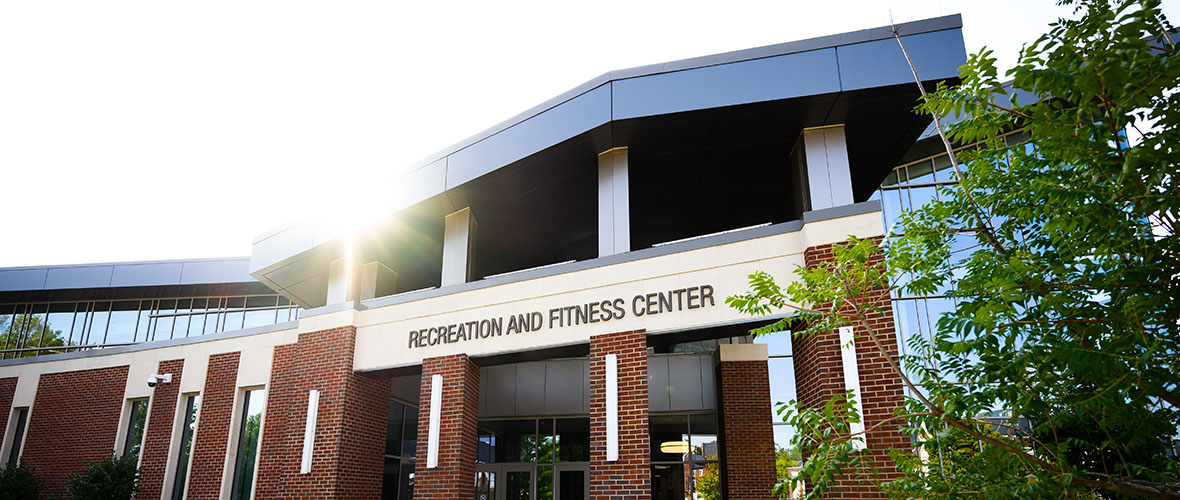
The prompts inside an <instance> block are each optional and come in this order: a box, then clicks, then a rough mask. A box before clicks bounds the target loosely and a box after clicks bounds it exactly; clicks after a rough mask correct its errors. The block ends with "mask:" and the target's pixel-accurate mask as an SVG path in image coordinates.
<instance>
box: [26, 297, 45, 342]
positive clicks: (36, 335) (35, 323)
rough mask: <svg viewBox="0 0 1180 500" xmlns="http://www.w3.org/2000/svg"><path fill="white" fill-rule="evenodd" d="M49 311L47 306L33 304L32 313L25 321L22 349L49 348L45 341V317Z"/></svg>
mask: <svg viewBox="0 0 1180 500" xmlns="http://www.w3.org/2000/svg"><path fill="white" fill-rule="evenodd" d="M48 311H49V304H33V306H32V313H31V314H30V315H29V316H28V317H27V319H26V320H25V321H26V322H27V323H26V324H25V341H24V347H26V348H37V347H51V346H50V345H49V343H47V342H46V341H47V340H49V339H47V338H46V337H47V336H48V332H46V331H45V316H46V313H47V312H48Z"/></svg>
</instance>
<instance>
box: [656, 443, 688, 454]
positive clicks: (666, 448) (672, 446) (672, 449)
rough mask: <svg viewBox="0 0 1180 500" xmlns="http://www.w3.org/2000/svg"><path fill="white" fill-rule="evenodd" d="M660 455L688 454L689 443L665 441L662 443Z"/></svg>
mask: <svg viewBox="0 0 1180 500" xmlns="http://www.w3.org/2000/svg"><path fill="white" fill-rule="evenodd" d="M660 453H668V454H672V455H683V454H685V453H688V443H686V442H684V441H664V442H662V443H660Z"/></svg>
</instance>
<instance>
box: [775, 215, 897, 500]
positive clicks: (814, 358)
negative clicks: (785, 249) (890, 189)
mask: <svg viewBox="0 0 1180 500" xmlns="http://www.w3.org/2000/svg"><path fill="white" fill-rule="evenodd" d="M878 239H879V238H878ZM804 259H805V261H806V265H807V266H808V267H817V266H823V265H829V264H830V263H831V262H833V261H834V255H833V254H832V245H821V246H816V247H810V248H808V249H807V250H806V251H805V252H804ZM882 259H883V257H878V259H877V260H878V263H880V261H881V260H882ZM871 298H872V300H873V301H875V302H876V304H877V305H878V306H879V307H880V309H881V312H878V313H872V314H870V315H869V324H870V325H871V326H872V327H873V329H874V330H875V332H876V335H877V337H878V339H879V340H880V341H881V343H882V344H883V345H884V347H885V350H886V354H887V355H888V356H890V357H892V358H894V359H897V353H898V351H897V335H896V333H895V330H894V323H893V312H892V311H893V309H892V307H890V304H889V291H888V290H887V289H880V290H876V291H874V292H873V295H872V297H871ZM861 330H862V328H860V327H856V329H855V330H854V331H855V332H856V333H857V337H856V348H857V356H856V361H857V365H858V368H859V371H860V390H861V400H862V401H861V404H862V406H863V407H864V413H865V414H864V416H863V417H864V418H863V419H862V420H863V421H864V423H865V427H866V428H872V427H873V425H874V424H877V423H879V422H881V421H882V420H885V419H887V418H889V417H890V416H891V415H892V414H893V412H894V410H896V409H897V408H898V407H900V406H901V404H902V394H903V393H902V382H901V377H900V376H899V375H897V374H896V373H894V372H892V371H891V370H890V369H889V367H888V364H887V363H886V358H885V357H884V356H883V355H882V353H881V352H880V351H879V350H878V349H877V347H876V346H875V345H874V343H873V342H872V340H870V339H869V337H867V336H866V332H864V331H861ZM792 349H793V352H794V356H795V392H796V394H797V396H798V398H799V402H800V403H802V404H804V405H806V406H809V407H813V408H818V407H822V406H823V405H824V403H826V402H827V401H828V400H829V399H830V398H831V397H832V396H833V395H834V394H837V393H843V392H844V372H843V368H842V366H843V365H841V361H840V338H839V333H838V332H826V333H824V334H821V335H816V336H812V337H809V338H806V339H795V342H794V345H793V346H792ZM909 443H910V442H909V438H907V437H906V436H905V435H904V434H902V433H901V432H900V431H899V430H898V426H897V425H891V424H885V425H881V427H879V428H878V429H876V430H874V431H872V432H870V433H868V435H867V439H866V444H867V447H868V449H869V450H870V452H871V453H872V456H873V459H872V463H873V464H874V465H875V466H876V467H877V469H878V473H879V474H880V479H882V480H888V479H891V478H896V477H898V476H899V472H898V471H897V470H896V469H894V468H893V466H892V461H891V460H889V458H888V456H887V454H888V452H889V450H890V449H894V448H896V449H906V450H908V449H909V447H910V446H909ZM804 453H806V450H804ZM827 498H832V499H878V498H886V497H885V495H884V494H883V493H881V492H880V491H878V490H877V489H875V488H871V487H868V486H866V485H864V484H861V483H859V482H857V481H855V480H852V479H842V480H837V482H836V483H835V486H834V487H833V488H832V489H831V490H830V491H829V493H828V495H827Z"/></svg>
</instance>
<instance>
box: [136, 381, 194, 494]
mask: <svg viewBox="0 0 1180 500" xmlns="http://www.w3.org/2000/svg"><path fill="white" fill-rule="evenodd" d="M183 369H184V360H183V359H172V360H168V361H161V362H160V364H159V368H157V370H156V373H161V374H162V373H171V374H172V383H169V384H158V385H156V388H155V389H153V391H152V409H151V411H149V412H148V415H149V417H150V418H149V419H148V422H147V429H144V436H143V448H141V450H140V452H139V466H140V468H141V469H142V470H141V471H140V473H139V494H138V497H139V498H158V497H159V496H160V495H161V493H162V491H163V489H164V469H165V467H167V464H168V445H169V444H170V443H171V441H172V424H173V423H174V422H175V421H176V415H175V414H176V399H177V397H178V396H179V395H180V376H181V372H182V370H183Z"/></svg>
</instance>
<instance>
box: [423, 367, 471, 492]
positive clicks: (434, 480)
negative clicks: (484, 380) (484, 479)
mask: <svg viewBox="0 0 1180 500" xmlns="http://www.w3.org/2000/svg"><path fill="white" fill-rule="evenodd" d="M436 375H437V376H438V377H436ZM436 381H441V385H437V384H436ZM436 388H437V389H436ZM436 390H438V391H440V392H441V393H440V394H439V395H438V397H437V398H432V397H431V393H432V392H433V391H436ZM419 394H420V396H419V401H420V405H421V406H420V408H419V410H418V460H417V463H416V464H415V467H414V498H416V499H430V500H434V499H439V500H442V499H455V498H473V495H475V445H476V443H475V441H476V439H477V438H478V434H477V432H476V430H477V429H476V426H477V425H478V424H479V367H478V366H475V363H472V362H471V359H469V358H468V357H467V355H466V354H452V355H450V356H441V357H437V358H427V359H424V360H422V387H421V389H420V393H419ZM432 399H433V400H437V401H438V402H439V405H438V406H435V405H434V404H433V403H432ZM433 419H437V426H434V428H435V429H436V430H435V431H434V432H431V428H432V425H431V421H432V420H433ZM435 436H437V438H435ZM432 449H433V450H435V451H433V452H432V451H431V450H432ZM432 454H433V455H434V458H433V459H432V458H431V455H432ZM431 465H434V466H433V467H431Z"/></svg>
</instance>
